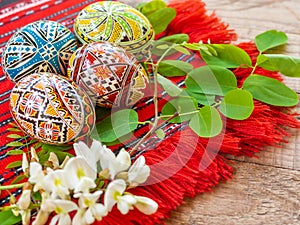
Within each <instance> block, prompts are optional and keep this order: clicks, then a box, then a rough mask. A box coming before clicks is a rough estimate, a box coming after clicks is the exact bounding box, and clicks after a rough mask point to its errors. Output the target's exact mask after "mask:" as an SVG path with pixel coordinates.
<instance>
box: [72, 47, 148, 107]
mask: <svg viewBox="0 0 300 225" xmlns="http://www.w3.org/2000/svg"><path fill="white" fill-rule="evenodd" d="M68 74H69V77H70V78H71V79H72V80H74V81H75V82H76V83H77V84H78V85H79V86H80V87H81V88H82V89H83V90H85V91H86V92H87V93H88V95H89V96H90V97H91V99H92V101H93V102H95V103H97V105H99V106H102V107H107V108H111V107H112V106H114V107H128V106H132V105H134V104H135V103H136V102H137V101H139V100H140V99H141V98H143V97H144V92H143V90H144V89H145V88H146V87H147V84H148V77H147V73H146V71H145V69H144V68H143V66H142V65H141V64H140V63H138V61H137V59H136V58H135V57H134V56H133V55H131V54H130V53H128V52H126V51H125V50H124V49H123V48H121V47H118V46H115V45H113V44H111V43H109V42H95V43H90V44H87V45H84V46H82V47H81V48H79V49H78V50H77V51H76V52H75V53H74V54H73V55H72V56H71V58H70V61H69V70H68Z"/></svg>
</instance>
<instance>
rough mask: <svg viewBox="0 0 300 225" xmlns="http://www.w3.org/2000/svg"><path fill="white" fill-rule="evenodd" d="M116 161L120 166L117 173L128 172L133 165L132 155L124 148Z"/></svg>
mask: <svg viewBox="0 0 300 225" xmlns="http://www.w3.org/2000/svg"><path fill="white" fill-rule="evenodd" d="M116 159H117V162H118V166H119V168H118V171H117V173H119V172H122V171H125V170H127V169H128V168H129V167H130V165H131V158H130V154H129V153H128V152H127V151H126V150H125V149H124V148H122V149H121V151H120V152H119V154H118V155H117V158H116Z"/></svg>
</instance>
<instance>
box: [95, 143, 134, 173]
mask: <svg viewBox="0 0 300 225" xmlns="http://www.w3.org/2000/svg"><path fill="white" fill-rule="evenodd" d="M100 164H101V168H102V169H103V170H104V169H109V174H110V178H111V179H114V178H115V176H116V175H117V174H118V173H120V172H122V171H126V170H127V169H128V168H129V167H130V165H131V159H130V155H129V153H128V152H126V151H125V149H122V150H121V151H120V152H119V154H118V155H117V157H116V156H115V154H114V153H113V152H112V151H111V150H110V149H108V148H102V151H101V157H100Z"/></svg>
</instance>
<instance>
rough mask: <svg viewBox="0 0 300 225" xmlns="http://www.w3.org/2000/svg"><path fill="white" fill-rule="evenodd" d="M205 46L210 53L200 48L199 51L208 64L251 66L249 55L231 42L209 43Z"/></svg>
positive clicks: (227, 66) (226, 66) (234, 66)
mask: <svg viewBox="0 0 300 225" xmlns="http://www.w3.org/2000/svg"><path fill="white" fill-rule="evenodd" d="M207 46H208V47H209V51H210V52H211V55H210V54H208V53H207V52H206V51H204V50H201V51H200V53H201V56H202V58H203V60H204V61H205V62H206V63H207V64H208V65H217V66H222V67H225V68H237V67H240V66H249V67H251V66H252V62H251V58H250V56H249V55H248V54H247V53H246V52H245V51H244V50H243V49H241V48H238V47H236V46H234V45H231V44H211V45H207ZM211 49H213V50H211Z"/></svg>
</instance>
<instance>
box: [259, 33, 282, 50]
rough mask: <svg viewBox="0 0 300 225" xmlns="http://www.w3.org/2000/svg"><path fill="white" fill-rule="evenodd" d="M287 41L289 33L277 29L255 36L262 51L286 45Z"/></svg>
mask: <svg viewBox="0 0 300 225" xmlns="http://www.w3.org/2000/svg"><path fill="white" fill-rule="evenodd" d="M287 41H288V37H287V35H286V34H285V33H284V32H280V31H277V30H269V31H266V32H264V33H262V34H259V35H257V36H256V37H255V44H256V47H257V49H258V50H259V51H260V52H264V51H266V50H269V49H271V48H274V47H278V46H280V45H284V44H286V43H287Z"/></svg>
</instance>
